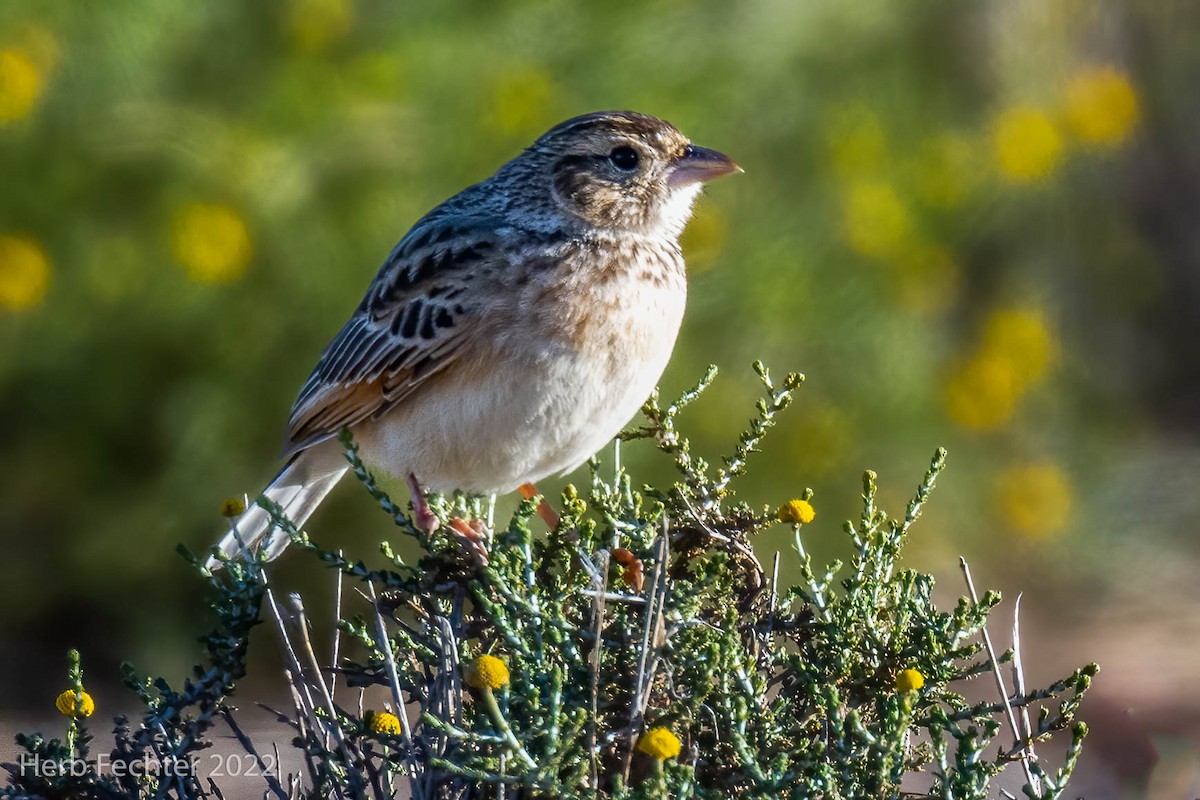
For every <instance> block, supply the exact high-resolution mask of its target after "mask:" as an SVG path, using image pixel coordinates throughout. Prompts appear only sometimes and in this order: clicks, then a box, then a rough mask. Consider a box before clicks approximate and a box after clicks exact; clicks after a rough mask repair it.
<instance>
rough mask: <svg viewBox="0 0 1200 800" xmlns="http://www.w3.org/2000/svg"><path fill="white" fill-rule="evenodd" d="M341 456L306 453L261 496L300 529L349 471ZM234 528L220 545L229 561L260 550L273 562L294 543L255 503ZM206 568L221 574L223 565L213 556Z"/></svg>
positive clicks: (319, 449)
mask: <svg viewBox="0 0 1200 800" xmlns="http://www.w3.org/2000/svg"><path fill="white" fill-rule="evenodd" d="M340 455H341V453H340V450H337V449H334V448H328V447H323V446H322V445H316V446H314V447H310V448H309V449H307V450H303V451H301V452H299V453H297V454H296V455H295V457H293V458H292V460H291V461H289V462H288V463H287V466H285V467H284V468H283V469H282V470H280V471H279V474H278V475H276V476H275V479H274V480H272V481H271V483H270V484H268V485H267V488H265V489H263V491H262V494H264V495H266V496H267V498H268V499H269V500H271V501H272V502H274V503H277V504H278V505H279V506H280V507H281V508H282V509H283V515H284V516H285V517H287V518H288V519H289V520H291V522H292V524H293V525H295V526H296V527H297V528H301V527H303V526H304V523H305V522H307V521H308V518H309V517H310V516H312V513H313V512H314V511H316V510H317V506H319V505H320V504H321V501H322V500H324V499H325V495H327V494H329V492H330V491H331V490H332V489H333V487H334V486H336V485H337V482H338V481H339V480H340V479H341V477H342V476H343V475H345V474H346V470H347V469H349V465H347V464H346V462H345V460H344V459H342V458H341V457H340ZM330 456H334V458H330ZM231 528H232V529H231V530H230V531H229V533H227V534H225V537H224V538H222V539H221V543H220V544H218V545H217V549H218V550H220V551H221V552H222V553H223V554H224V555H225V556H226V557H227V558H237V557H239V556H240V555H241V554H242V551H243V549H245V550H246V551H248V552H250V553H255V552H258V551H260V550H261V552H262V553H264V554H265V556H266V559H267V560H268V561H272V560H274V559H275V558H277V557H278V556H279V554H280V553H282V552H283V551H284V549H285V548H286V547H287V546H288V545H289V544H290V543H291V539H290V538H289V537H288V535H287V534H286V533H284V532H283V531H281V530H280V529H279V528H278V527H276V526H275V525H274V524H273V523H272V521H271V515H270V514H268V513H267V511H266V509H264V508H262V506H259V505H257V504H256V503H254V502H253V501H252V502H251V504H250V507H249V508H247V509H246V511H245V513H243V514H242V515H241V516H240V517H238V518H237V519H236V520H233V521H232V523H231ZM239 540H240V541H239ZM204 566H205V567H207V568H208V569H210V570H218V569H220V568H221V561H220V560H219V559H217V558H216V557H215V556H210V557H209V559H208V561H206V562H205V565H204Z"/></svg>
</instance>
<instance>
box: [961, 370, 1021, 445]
mask: <svg viewBox="0 0 1200 800" xmlns="http://www.w3.org/2000/svg"><path fill="white" fill-rule="evenodd" d="M1021 386H1022V384H1021V381H1020V379H1019V376H1018V375H1017V373H1016V370H1015V368H1014V366H1013V363H1012V361H1010V360H1008V359H1006V358H1003V357H997V356H995V355H992V354H990V353H986V352H985V353H979V354H976V355H974V356H972V357H971V358H969V359H967V360H966V361H964V362H963V363H962V364H960V365H959V366H958V367H957V368H956V369H955V370H954V371H953V372H952V373H951V375H950V377H949V379H948V380H947V381H946V387H945V393H944V395H943V400H944V403H945V406H946V413H947V415H948V416H949V417H950V419H951V420H953V421H954V422H956V423H958V424H959V425H961V426H962V427H964V428H971V429H974V430H991V429H993V428H998V427H1000V426H1001V425H1003V424H1004V423H1006V422H1008V421H1009V420H1010V419H1011V418H1012V415H1013V412H1014V411H1015V410H1016V407H1017V400H1018V399H1019V398H1020V396H1021Z"/></svg>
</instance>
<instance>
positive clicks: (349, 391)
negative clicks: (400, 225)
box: [284, 217, 506, 455]
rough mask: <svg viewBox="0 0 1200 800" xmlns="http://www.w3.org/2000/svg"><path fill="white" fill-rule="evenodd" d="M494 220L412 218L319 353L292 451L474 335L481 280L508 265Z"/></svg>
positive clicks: (418, 375)
mask: <svg viewBox="0 0 1200 800" xmlns="http://www.w3.org/2000/svg"><path fill="white" fill-rule="evenodd" d="M494 230H495V224H494V221H492V220H487V219H471V220H464V219H462V218H461V217H458V218H454V217H451V218H441V219H429V220H427V221H424V222H422V223H418V225H417V226H416V227H414V228H413V229H412V230H411V231H410V232H409V233H408V235H407V236H405V237H404V239H403V240H401V242H400V244H398V245H397V246H396V249H395V250H394V251H393V252H392V254H391V256H390V257H389V258H388V260H387V262H385V263H384V265H383V267H382V268H381V269H380V271H379V274H378V275H377V276H376V277H375V280H374V281H373V282H372V284H371V287H370V288H369V289H368V290H367V295H366V297H365V298H363V301H362V303H361V304H360V305H359V307H358V309H357V310H356V311H355V312H354V315H353V316H352V317H351V318H350V320H349V321H348V322H347V323H346V325H345V326H344V327H343V328H342V330H341V332H340V333H338V335H337V336H336V337H334V339H333V341H331V342H330V343H329V344H328V345H327V346H326V348H325V350H324V352H322V353H321V358H320V360H319V361H318V362H317V366H316V369H314V370H313V372H312V374H311V375H310V376H309V378H308V380H307V381H306V382H305V384H304V387H303V388H302V389H301V390H300V396H299V397H298V398H297V400H296V403H295V405H294V406H293V407H292V416H291V420H290V421H289V422H288V429H287V435H286V438H285V442H284V455H290V454H292V453H295V452H297V451H299V450H302V449H304V448H305V447H308V446H310V445H312V444H315V443H317V442H319V441H322V440H324V439H328V438H330V437H333V436H336V435H337V433H338V431H340V430H341V429H342V428H344V427H346V426H349V425H354V424H355V423H357V422H360V421H362V420H364V419H368V418H370V417H372V416H377V415H379V414H381V413H383V412H384V411H387V410H388V409H390V408H393V407H394V406H396V405H397V404H399V403H402V402H404V400H405V399H406V398H408V397H409V396H410V395H411V394H412V393H413V392H414V391H416V390H417V389H418V388H419V387H420V386H421V384H422V383H423V382H425V381H427V380H428V379H429V378H430V377H431V376H433V375H436V374H438V373H439V372H442V371H443V370H445V369H446V368H448V367H449V366H451V365H452V364H453V363H454V362H455V361H456V360H458V359H459V358H460V356H461V354H462V352H463V349H464V347H465V346H466V345H467V344H468V342H469V340H470V337H471V336H474V335H478V326H476V325H473V324H472V323H471V318H472V317H473V316H476V315H478V313H479V311H480V304H479V302H478V295H477V291H476V290H477V289H478V287H479V286H480V285H481V284H488V283H491V280H492V279H491V275H492V274H494V273H495V272H497V271H500V270H503V269H504V268H505V266H506V264H505V262H504V258H503V255H502V254H501V253H500V252H499V250H498V248H497V247H496V245H495V239H494V235H493V232H494Z"/></svg>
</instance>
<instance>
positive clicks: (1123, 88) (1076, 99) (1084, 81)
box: [1063, 66, 1141, 147]
mask: <svg viewBox="0 0 1200 800" xmlns="http://www.w3.org/2000/svg"><path fill="white" fill-rule="evenodd" d="M1063 105H1064V108H1065V111H1066V116H1067V123H1068V124H1069V126H1070V128H1071V132H1072V133H1073V134H1075V137H1076V138H1077V139H1079V140H1080V141H1083V142H1087V143H1088V144H1092V145H1098V146H1100V147H1115V146H1117V145H1119V144H1120V143H1121V142H1123V141H1125V140H1126V139H1128V138H1129V135H1130V133H1132V132H1133V129H1134V127H1136V126H1137V123H1138V118H1139V116H1140V114H1141V111H1140V108H1139V104H1138V96H1137V92H1135V91H1134V89H1133V85H1132V84H1131V83H1130V82H1129V78H1128V76H1127V75H1125V73H1123V72H1119V71H1118V70H1116V69H1114V68H1113V67H1107V66H1106V67H1088V68H1086V69H1084V70H1082V71H1081V72H1079V73H1078V74H1077V75H1075V76H1074V77H1073V78H1071V80H1070V81H1069V82H1068V83H1067V86H1066V90H1065V92H1064V96H1063Z"/></svg>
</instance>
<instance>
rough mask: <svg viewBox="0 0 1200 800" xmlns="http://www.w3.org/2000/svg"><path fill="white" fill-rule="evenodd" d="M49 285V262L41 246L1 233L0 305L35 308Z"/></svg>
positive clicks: (23, 238)
mask: <svg viewBox="0 0 1200 800" xmlns="http://www.w3.org/2000/svg"><path fill="white" fill-rule="evenodd" d="M49 285H50V259H48V258H47V257H46V253H45V251H44V250H42V248H41V246H40V245H39V244H38V243H37V242H35V241H34V240H33V239H30V238H27V237H25V236H10V235H5V234H0V306H3V307H5V308H11V309H22V308H30V307H32V306H36V305H37V304H39V303H41V302H42V300H43V299H44V298H45V296H46V289H47V288H48V287H49Z"/></svg>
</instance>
